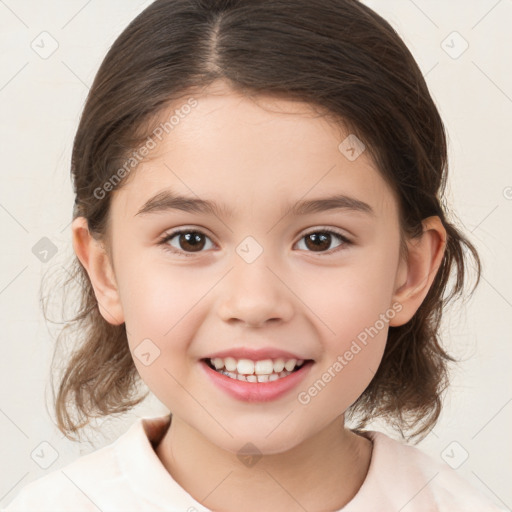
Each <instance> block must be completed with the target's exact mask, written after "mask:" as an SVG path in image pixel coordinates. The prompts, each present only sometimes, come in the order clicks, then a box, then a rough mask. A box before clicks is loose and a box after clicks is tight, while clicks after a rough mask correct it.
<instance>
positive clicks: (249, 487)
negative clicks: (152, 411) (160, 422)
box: [156, 415, 372, 512]
mask: <svg viewBox="0 0 512 512" xmlns="http://www.w3.org/2000/svg"><path fill="white" fill-rule="evenodd" d="M156 453H157V455H158V457H159V458H160V460H161V461H162V463H163V465H164V466H165V468H166V469H167V471H168V472H169V473H170V474H171V475H172V477H173V478H174V480H175V481H176V482H177V483H178V484H179V485H180V486H181V487H182V488H183V489H185V491H187V492H188V493H189V494H190V495H191V496H192V497H193V498H194V499H195V500H196V501H198V502H200V503H202V504H203V505H204V506H205V507H207V508H210V509H212V510H222V511H223V512H231V511H233V512H234V511H238V510H241V509H243V510H246V511H247V512H256V511H261V510H279V511H280V510H286V511H287V512H292V511H295V510H297V511H303V510H310V511H320V510H338V509H341V508H342V507H344V506H345V505H346V504H347V503H348V502H349V501H350V500H351V499H352V498H353V497H354V496H355V495H356V494H357V492H358V490H359V488H360V487H361V485H362V484H363V481H364V479H365V478H366V475H367V473H368V469H369V466H370V459H371V453H372V443H371V441H370V440H369V439H367V438H365V437H363V436H359V435H356V434H354V433H353V432H351V431H350V430H348V429H346V428H345V427H344V416H343V415H342V416H340V417H338V418H337V419H336V420H335V421H334V422H332V423H331V424H330V425H328V426H327V427H326V428H325V429H324V430H322V431H321V432H319V433H318V434H316V435H315V436H314V437H311V438H309V439H307V440H306V441H304V442H303V443H301V444H300V445H298V446H296V447H294V448H293V449H291V450H288V451H287V452H284V453H279V454H271V455H263V456H261V458H260V459H259V460H257V462H256V463H254V461H253V463H250V462H249V463H248V464H247V465H244V464H242V463H241V461H240V460H239V459H238V457H237V455H236V454H233V453H231V452H228V451H225V450H223V449H221V448H219V447H218V446H216V445H214V444H212V443H210V441H209V440H208V439H206V438H205V437H204V436H203V435H202V434H201V433H200V432H198V431H197V430H195V429H193V428H192V427H190V426H189V425H187V424H186V423H184V422H182V421H181V420H180V419H179V418H177V417H173V418H172V422H171V426H170V427H169V430H168V431H167V432H166V434H165V435H164V437H163V438H162V440H161V441H160V443H159V445H158V446H157V448H156Z"/></svg>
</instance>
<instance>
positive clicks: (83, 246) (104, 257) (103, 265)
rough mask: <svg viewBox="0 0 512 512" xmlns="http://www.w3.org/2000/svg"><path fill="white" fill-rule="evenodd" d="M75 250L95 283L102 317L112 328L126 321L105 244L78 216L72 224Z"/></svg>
mask: <svg viewBox="0 0 512 512" xmlns="http://www.w3.org/2000/svg"><path fill="white" fill-rule="evenodd" d="M71 226H72V231H73V249H74V250H75V253H76V255H77V257H78V259H79V260H80V262H81V263H82V265H83V266H84V268H85V269H86V271H87V274H88V275H89V279H90V280H91V284H92V287H93V289H94V294H95V295H96V300H97V301H98V308H99V310H100V313H101V316H102V317H103V318H104V319H105V320H106V321H107V322H108V323H110V324H112V325H120V324H122V323H123V322H124V315H123V310H122V307H121V301H120V298H119V292H118V289H117V283H116V280H115V275H114V271H113V268H112V265H111V262H110V259H109V257H108V254H107V252H106V251H105V248H104V246H103V244H101V242H99V241H98V240H97V239H95V238H94V237H93V236H92V235H91V234H90V232H89V227H88V225H87V219H86V218H85V217H77V218H76V219H75V220H74V221H73V223H72V225H71Z"/></svg>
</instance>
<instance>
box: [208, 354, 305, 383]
mask: <svg viewBox="0 0 512 512" xmlns="http://www.w3.org/2000/svg"><path fill="white" fill-rule="evenodd" d="M205 361H206V364H208V365H209V366H210V368H212V369H213V370H215V371H217V372H219V373H221V374H223V375H225V376H226V377H229V378H230V379H235V380H240V381H245V382H273V381H275V380H278V379H282V378H283V377H287V376H288V375H290V374H291V373H293V372H294V371H296V370H298V369H299V368H300V367H301V366H302V365H303V364H304V360H303V359H287V360H285V359H282V358H278V359H261V360H259V361H253V360H251V359H235V358H234V357H226V358H220V357H215V358H213V359H206V360H205Z"/></svg>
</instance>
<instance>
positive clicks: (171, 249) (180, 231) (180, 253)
mask: <svg viewBox="0 0 512 512" xmlns="http://www.w3.org/2000/svg"><path fill="white" fill-rule="evenodd" d="M184 233H197V234H200V235H203V236H205V237H206V238H210V237H209V236H208V235H206V234H205V233H203V232H202V231H200V230H198V229H178V230H176V231H172V232H171V233H167V234H165V235H164V236H163V237H162V238H160V239H159V240H158V242H157V244H158V245H161V246H162V248H163V249H164V250H165V251H169V252H171V253H173V254H177V255H178V256H184V257H190V256H195V255H196V254H201V252H203V251H199V252H190V253H187V252H185V251H180V250H177V249H176V248H174V247H171V246H170V245H168V243H167V242H169V241H170V240H172V239H173V238H174V237H176V236H177V235H182V234H184ZM318 233H322V234H330V235H335V236H336V237H338V238H339V239H340V240H341V241H342V242H343V243H342V244H341V245H339V246H338V247H336V248H335V249H331V250H329V251H324V252H319V253H317V254H319V255H320V256H324V255H331V254H334V253H337V252H338V251H341V250H344V249H345V248H346V246H350V245H352V242H351V241H350V240H349V239H348V238H347V237H346V236H344V235H342V234H341V233H339V232H338V231H334V230H332V229H323V228H320V229H316V230H314V231H309V232H308V233H305V234H304V235H302V237H301V238H300V240H302V239H303V238H305V237H306V236H308V235H312V234H318ZM306 252H312V253H315V252H314V251H306Z"/></svg>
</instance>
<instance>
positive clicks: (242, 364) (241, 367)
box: [236, 359, 254, 375]
mask: <svg viewBox="0 0 512 512" xmlns="http://www.w3.org/2000/svg"><path fill="white" fill-rule="evenodd" d="M236 371H237V372H238V373H243V374H244V375H250V374H252V373H254V361H251V360H250V359H239V360H238V363H237V365H236Z"/></svg>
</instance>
